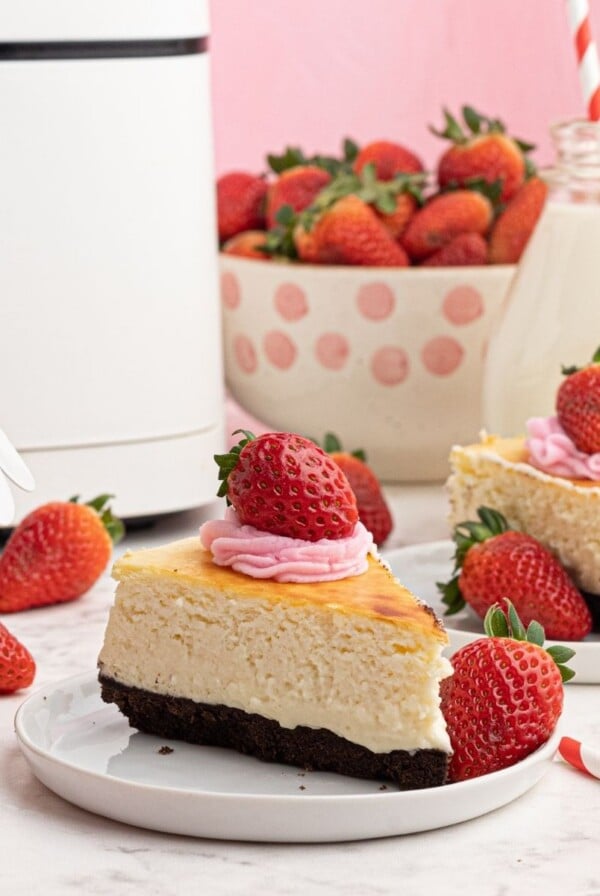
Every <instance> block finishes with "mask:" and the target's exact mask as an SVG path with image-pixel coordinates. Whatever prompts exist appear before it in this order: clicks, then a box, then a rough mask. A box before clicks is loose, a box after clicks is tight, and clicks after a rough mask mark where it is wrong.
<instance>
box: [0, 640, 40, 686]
mask: <svg viewBox="0 0 600 896" xmlns="http://www.w3.org/2000/svg"><path fill="white" fill-rule="evenodd" d="M34 678H35V662H34V659H33V657H32V656H31V654H30V653H29V651H28V650H27V648H26V647H24V646H23V644H21V642H20V641H18V640H17V639H16V638H15V636H14V635H12V634H11V633H10V632H9V630H8V629H7V628H6V627H5V626H4V625H1V624H0V694H12V693H13V691H19V690H20V689H21V688H28V687H29V685H30V684H31V683H32V681H33V679H34Z"/></svg>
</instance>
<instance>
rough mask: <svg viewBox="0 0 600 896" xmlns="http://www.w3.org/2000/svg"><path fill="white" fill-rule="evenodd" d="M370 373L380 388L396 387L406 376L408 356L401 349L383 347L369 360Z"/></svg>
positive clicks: (389, 346) (392, 346) (388, 346)
mask: <svg viewBox="0 0 600 896" xmlns="http://www.w3.org/2000/svg"><path fill="white" fill-rule="evenodd" d="M371 372H372V374H373V377H374V378H375V379H376V380H377V382H378V383H381V385H382V386H397V385H398V384H399V383H403V382H404V380H405V379H406V378H407V376H408V372H409V361H408V355H407V354H406V352H405V351H404V349H402V348H398V347H397V346H394V345H384V346H383V348H380V349H378V350H377V351H376V352H375V353H374V355H373V357H372V358H371Z"/></svg>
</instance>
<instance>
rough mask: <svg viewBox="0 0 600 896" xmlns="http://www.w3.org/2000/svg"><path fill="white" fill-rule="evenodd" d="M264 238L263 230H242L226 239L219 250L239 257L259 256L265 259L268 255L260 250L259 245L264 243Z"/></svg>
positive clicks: (265, 236)
mask: <svg viewBox="0 0 600 896" xmlns="http://www.w3.org/2000/svg"><path fill="white" fill-rule="evenodd" d="M266 238H267V235H266V233H265V231H264V230H244V231H243V233H238V234H236V236H232V237H231V239H230V240H227V242H226V243H224V245H223V248H222V249H221V251H222V252H224V253H225V255H236V256H238V257H239V258H261V259H262V260H263V261H265V260H268V258H269V256H268V255H265V253H264V252H261V251H260V247H261V246H264V245H265V242H266Z"/></svg>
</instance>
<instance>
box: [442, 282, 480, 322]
mask: <svg viewBox="0 0 600 896" xmlns="http://www.w3.org/2000/svg"><path fill="white" fill-rule="evenodd" d="M442 310H443V312H444V317H446V319H447V320H449V321H450V323H451V324H457V326H462V325H463V324H470V323H472V322H473V321H474V320H477V318H478V317H481V315H482V314H483V297H482V295H481V293H480V292H479V291H478V290H477V289H475V287H474V286H456V287H455V288H454V289H451V290H450V292H449V293H447V295H446V296H445V298H444V302H443V305H442Z"/></svg>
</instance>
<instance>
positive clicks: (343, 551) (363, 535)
mask: <svg viewBox="0 0 600 896" xmlns="http://www.w3.org/2000/svg"><path fill="white" fill-rule="evenodd" d="M200 541H201V542H202V544H203V546H204V547H205V548H206V549H207V550H208V551H210V552H211V553H212V555H213V560H214V562H215V563H216V564H217V565H218V566H231V568H232V569H235V570H236V571H237V572H242V573H244V574H245V575H247V576H252V577H253V578H255V579H275V581H276V582H331V581H333V580H335V579H345V578H348V576H358V575H360V574H361V573H363V572H366V570H367V566H368V562H367V555H368V553H369V551H372V550H374V549H375V545H374V543H373V537H372V535H371V533H370V532H368V531H367V529H365V527H364V526H363V524H362V523H360V522H358V523H357V524H356V526H355V527H354V531H353V533H352V535H350V536H349V537H348V538H338V539H332V538H321V539H320V541H304V539H302V538H288V537H287V536H285V535H272V534H271V533H270V532H263V531H262V530H261V529H255V528H254V526H243V525H242V524H241V523H240V521H239V520H238V518H237V516H236V514H235V511H234V510H233V509H232V508H229V509H228V510H227V513H226V516H225V519H223V520H209V521H208V522H207V523H204V524H203V525H202V526H201V527H200Z"/></svg>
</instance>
